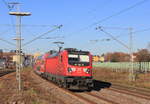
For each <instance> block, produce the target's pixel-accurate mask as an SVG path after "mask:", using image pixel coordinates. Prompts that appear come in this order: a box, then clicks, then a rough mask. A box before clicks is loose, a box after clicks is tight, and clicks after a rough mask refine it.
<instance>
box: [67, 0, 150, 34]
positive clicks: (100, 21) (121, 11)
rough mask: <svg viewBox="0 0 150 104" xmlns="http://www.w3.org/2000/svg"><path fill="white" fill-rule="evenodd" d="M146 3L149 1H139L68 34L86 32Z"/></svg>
mask: <svg viewBox="0 0 150 104" xmlns="http://www.w3.org/2000/svg"><path fill="white" fill-rule="evenodd" d="M147 1H149V0H141V1H139V2H137V3H135V4H133V5H131V6H129V7H127V8H125V9H122V10H120V11H118V12H116V13H115V14H112V15H110V16H107V17H105V18H103V19H101V20H99V21H96V22H94V23H92V24H90V25H88V26H86V27H84V28H81V29H79V30H77V31H75V32H72V33H70V34H74V33H77V32H81V31H84V30H87V29H89V28H90V27H92V26H95V25H98V24H100V23H102V22H104V21H107V20H109V19H111V18H113V17H115V16H118V15H120V14H122V13H125V12H127V11H129V10H131V9H133V8H135V7H137V6H139V5H141V4H143V3H145V2H147ZM70 34H69V35H70Z"/></svg>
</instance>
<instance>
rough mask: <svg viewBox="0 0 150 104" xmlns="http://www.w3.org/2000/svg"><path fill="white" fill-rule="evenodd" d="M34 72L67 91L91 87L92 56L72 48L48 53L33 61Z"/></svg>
mask: <svg viewBox="0 0 150 104" xmlns="http://www.w3.org/2000/svg"><path fill="white" fill-rule="evenodd" d="M34 71H35V72H36V73H38V74H39V75H41V76H42V77H45V78H47V79H48V80H51V81H53V82H56V83H57V84H58V85H59V86H61V87H64V88H67V89H81V90H82V89H83V90H84V89H88V90H90V89H91V88H92V87H93V80H92V55H91V54H90V52H88V51H81V50H80V51H78V50H76V49H74V48H66V49H64V50H62V51H59V52H56V51H50V52H48V53H46V54H44V55H42V56H39V57H38V58H37V59H36V60H35V64H34Z"/></svg>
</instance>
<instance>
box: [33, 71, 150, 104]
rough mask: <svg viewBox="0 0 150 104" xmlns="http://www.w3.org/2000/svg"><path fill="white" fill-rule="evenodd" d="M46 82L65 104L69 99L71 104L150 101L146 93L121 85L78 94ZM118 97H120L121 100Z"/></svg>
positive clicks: (118, 103) (116, 103)
mask: <svg viewBox="0 0 150 104" xmlns="http://www.w3.org/2000/svg"><path fill="white" fill-rule="evenodd" d="M34 74H35V73H34ZM38 77H39V76H38ZM45 81H46V82H47V83H51V87H53V88H51V89H55V91H52V93H56V92H57V91H58V92H59V93H58V94H59V98H60V100H62V102H63V103H64V104H66V102H68V99H69V101H70V103H71V102H76V103H75V104H122V103H125V102H126V103H128V102H129V104H142V103H139V102H140V101H139V100H138V98H139V99H143V100H144V101H149V100H150V96H149V94H148V93H147V94H146V93H144V94H143V92H142V93H139V92H140V91H137V90H138V89H134V90H133V88H125V87H123V86H119V85H118V86H117V85H112V86H111V87H110V88H105V89H104V91H102V92H101V91H91V92H78V91H70V90H66V89H63V88H59V87H58V85H56V84H55V83H52V82H50V81H47V80H45ZM44 85H45V84H44ZM43 87H44V86H43ZM47 87H48V86H47ZM130 89H131V90H130ZM110 91H111V95H109V93H110ZM136 91H137V92H136ZM142 91H143V90H142ZM107 92H109V93H107ZM117 93H118V94H117ZM119 94H120V95H124V94H125V95H126V96H128V95H130V96H132V97H133V99H134V100H133V101H132V98H130V97H126V96H120V95H119ZM105 95H106V96H107V97H106V96H105ZM56 96H57V95H56ZM66 96H68V97H67V99H65V97H66ZM117 96H119V98H118V97H117ZM63 97H64V98H63ZM120 98H121V99H122V101H118V100H119V99H120ZM114 99H116V100H114ZM125 99H126V100H125ZM66 100H67V101H66ZM132 102H133V103H132ZM136 102H137V103H136ZM72 104H74V103H72Z"/></svg>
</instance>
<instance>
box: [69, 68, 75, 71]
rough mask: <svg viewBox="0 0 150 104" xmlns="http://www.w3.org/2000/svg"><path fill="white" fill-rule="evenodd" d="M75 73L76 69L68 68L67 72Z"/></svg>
mask: <svg viewBox="0 0 150 104" xmlns="http://www.w3.org/2000/svg"><path fill="white" fill-rule="evenodd" d="M73 71H76V68H68V72H73Z"/></svg>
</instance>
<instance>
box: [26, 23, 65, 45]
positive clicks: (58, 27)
mask: <svg viewBox="0 0 150 104" xmlns="http://www.w3.org/2000/svg"><path fill="white" fill-rule="evenodd" d="M61 27H62V25H60V26H57V27H55V28H54V29H52V30H49V31H48V32H45V33H43V34H41V35H39V36H37V37H35V38H34V39H32V40H30V41H28V42H27V43H25V44H24V45H23V47H24V46H26V45H28V44H30V43H32V42H33V41H35V40H37V39H39V38H41V37H42V36H44V35H46V34H48V33H50V32H53V31H55V30H56V29H60V28H61Z"/></svg>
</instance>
